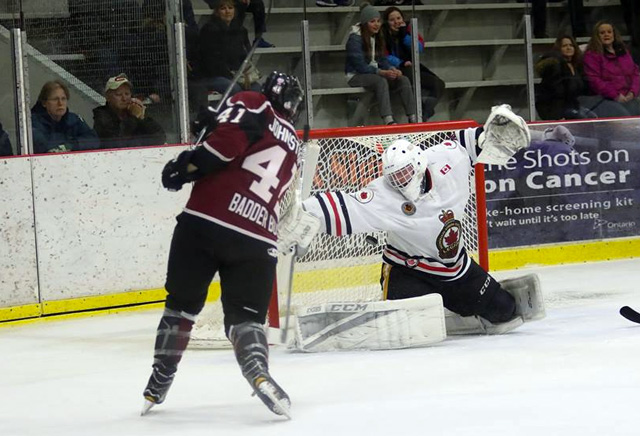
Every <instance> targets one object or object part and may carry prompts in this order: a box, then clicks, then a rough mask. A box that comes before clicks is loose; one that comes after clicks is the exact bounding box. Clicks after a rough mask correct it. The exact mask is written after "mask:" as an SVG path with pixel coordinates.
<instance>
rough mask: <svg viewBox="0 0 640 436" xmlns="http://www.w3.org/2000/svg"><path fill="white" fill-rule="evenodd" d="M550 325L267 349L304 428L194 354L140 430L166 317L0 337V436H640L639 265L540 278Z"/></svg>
mask: <svg viewBox="0 0 640 436" xmlns="http://www.w3.org/2000/svg"><path fill="white" fill-rule="evenodd" d="M528 272H537V273H538V274H539V275H540V278H541V283H542V288H543V291H544V293H545V296H546V301H547V318H546V319H544V320H542V321H537V322H534V323H530V324H525V325H524V326H522V327H521V328H519V329H518V330H516V331H514V332H512V333H510V334H507V335H503V336H493V337H486V336H484V337H480V336H474V337H464V338H455V339H447V340H446V341H445V342H443V343H440V344H438V345H436V346H432V347H429V348H423V349H412V350H400V351H376V352H335V353H322V354H295V353H290V352H287V351H285V350H282V349H272V354H271V367H272V374H273V376H274V377H275V378H276V380H277V381H278V382H279V383H280V384H281V385H282V386H283V387H284V388H285V389H286V390H287V391H288V393H289V395H290V396H291V399H292V402H293V405H292V414H293V420H292V421H286V420H284V419H282V418H280V417H278V416H276V415H273V414H272V413H271V412H269V411H268V409H267V408H266V407H264V406H263V405H262V403H261V402H260V401H259V400H258V399H257V398H255V397H254V398H252V397H251V396H250V388H249V385H248V384H247V383H246V381H245V380H244V379H243V378H242V376H241V375H240V370H239V368H238V367H237V364H236V362H235V359H234V357H233V354H232V352H231V351H230V350H223V351H202V350H189V351H187V353H186V355H185V357H184V359H183V361H182V364H181V368H180V370H179V372H178V375H177V377H176V381H175V383H174V385H173V387H172V390H171V392H170V393H169V396H168V398H167V400H166V402H165V403H164V404H162V405H159V406H157V407H156V408H154V409H153V410H152V411H151V412H150V413H149V414H148V415H147V416H145V417H140V416H139V413H140V409H141V407H142V403H143V401H142V390H143V388H144V386H145V384H146V381H147V378H148V376H149V374H150V368H151V363H152V354H153V345H154V344H153V342H154V335H155V328H156V326H157V323H158V320H159V317H160V311H157V310H152V311H144V312H133V313H123V314H118V315H107V316H97V317H93V318H83V319H73V320H66V321H54V322H43V323H37V324H30V325H22V326H16V327H9V328H0V435H2V436H14V435H15V436H23V435H38V436H44V435H46V436H71V435H86V436H98V435H114V436H134V435H143V436H176V435H180V436H182V435H184V436H199V435H222V436H227V435H249V436H260V435H278V436H287V435H295V436H311V435H330V436H341V435H349V436H352V435H354V436H355V435H367V436H377V435H380V436H395V435H403V436H405V435H421V436H422V435H423V436H439V435H447V436H458V435H464V436H467V435H468V436H484V435H487V436H489V435H490V436H500V435H508V436H526V435H545V436H550V435H562V436H572V435H579V436H588V435H598V436H612V435H616V436H618V435H634V436H637V435H640V419H639V417H640V413H639V412H638V403H636V401H638V398H639V397H640V325H635V324H633V323H631V322H629V321H627V320H625V319H624V318H622V317H621V316H620V315H619V314H618V309H619V308H620V307H621V306H623V305H630V306H632V307H635V308H636V309H639V310H640V259H634V260H625V261H616V262H602V263H591V264H580V265H572V266H563V267H547V268H529V269H526V270H520V271H509V272H503V273H497V274H496V277H497V278H507V277H512V276H517V275H520V274H523V273H528Z"/></svg>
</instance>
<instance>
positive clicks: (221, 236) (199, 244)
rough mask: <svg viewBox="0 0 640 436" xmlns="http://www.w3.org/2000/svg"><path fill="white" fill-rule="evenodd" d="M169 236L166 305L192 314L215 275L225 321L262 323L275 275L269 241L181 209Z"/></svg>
mask: <svg viewBox="0 0 640 436" xmlns="http://www.w3.org/2000/svg"><path fill="white" fill-rule="evenodd" d="M177 220H178V224H177V225H176V228H175V230H174V233H173V239H172V240H171V251H170V252H169V266H168V271H167V282H166V284H165V287H166V289H167V292H168V293H169V295H168V297H167V303H166V306H167V307H168V308H169V309H173V310H177V311H181V310H184V311H185V312H187V313H190V314H193V315H196V314H198V313H200V311H201V310H202V308H203V306H204V303H205V300H206V298H207V292H208V289H209V285H210V284H211V281H212V280H213V277H214V276H215V274H216V273H217V272H219V273H220V287H221V291H222V296H221V299H222V305H223V310H224V318H225V319H224V324H225V328H226V331H227V332H228V330H229V326H231V325H234V324H240V323H242V322H246V321H254V322H258V323H260V324H264V322H265V319H266V314H267V308H268V306H269V300H270V298H271V292H272V289H273V281H274V278H275V273H276V262H277V253H276V249H275V247H274V246H273V245H271V244H268V243H266V242H263V241H259V240H257V239H254V238H251V237H248V236H245V235H243V234H241V233H238V232H236V231H234V230H230V229H227V228H225V227H222V226H219V225H217V224H215V223H212V222H209V221H206V220H204V219H202V218H199V217H196V216H193V215H189V214H187V213H182V214H181V215H179V216H178V218H177Z"/></svg>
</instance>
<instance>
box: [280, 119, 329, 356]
mask: <svg viewBox="0 0 640 436" xmlns="http://www.w3.org/2000/svg"><path fill="white" fill-rule="evenodd" d="M309 130H310V128H309V125H308V124H305V125H304V127H303V131H302V147H304V157H303V162H302V165H301V168H300V186H298V187H296V190H297V191H298V192H296V193H295V194H294V200H293V201H302V200H304V199H305V198H307V197H308V196H309V194H310V193H311V185H312V183H313V176H314V175H315V169H316V165H317V163H318V153H319V149H318V147H317V146H314V147H311V145H310V144H309ZM294 207H295V206H294ZM297 207H301V206H297ZM296 248H297V247H296V246H293V247H292V248H291V253H289V254H288V256H290V259H288V261H289V264H288V265H287V268H288V271H287V272H288V280H287V289H286V293H287V302H286V305H285V312H286V313H285V319H284V329H283V330H282V331H281V332H280V342H281V343H283V344H285V345H286V343H287V334H288V331H289V320H290V316H291V313H290V312H291V295H292V294H293V271H294V269H295V263H296V255H295V252H296Z"/></svg>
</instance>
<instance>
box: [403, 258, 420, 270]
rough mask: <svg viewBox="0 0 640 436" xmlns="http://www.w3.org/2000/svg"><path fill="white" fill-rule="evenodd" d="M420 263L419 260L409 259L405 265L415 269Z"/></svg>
mask: <svg viewBox="0 0 640 436" xmlns="http://www.w3.org/2000/svg"><path fill="white" fill-rule="evenodd" d="M419 262H420V261H419V260H418V259H412V258H408V259H405V261H404V264H405V265H407V267H409V268H415V267H417V266H418V263H419Z"/></svg>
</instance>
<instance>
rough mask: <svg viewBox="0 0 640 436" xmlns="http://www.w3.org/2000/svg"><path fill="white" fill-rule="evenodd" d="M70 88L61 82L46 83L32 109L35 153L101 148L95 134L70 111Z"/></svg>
mask: <svg viewBox="0 0 640 436" xmlns="http://www.w3.org/2000/svg"><path fill="white" fill-rule="evenodd" d="M69 97H70V94H69V88H67V85H65V84H64V83H62V82H61V81H59V80H52V81H49V82H47V83H45V84H44V85H43V86H42V89H41V90H40V95H38V102H37V103H36V104H35V105H34V106H33V108H31V127H32V131H33V151H34V152H35V153H51V152H64V151H80V150H91V149H95V148H98V147H99V146H100V140H99V139H98V135H97V134H96V132H95V131H94V130H93V129H92V128H91V127H89V126H88V125H87V123H86V122H85V121H84V120H83V119H82V118H81V117H80V116H78V115H76V114H74V113H73V112H70V111H69V108H68V101H69Z"/></svg>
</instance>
